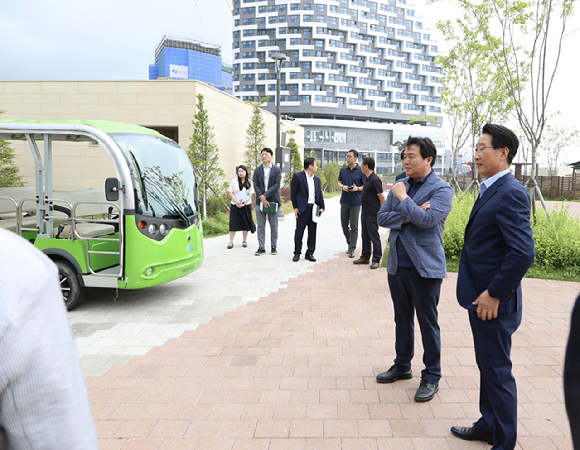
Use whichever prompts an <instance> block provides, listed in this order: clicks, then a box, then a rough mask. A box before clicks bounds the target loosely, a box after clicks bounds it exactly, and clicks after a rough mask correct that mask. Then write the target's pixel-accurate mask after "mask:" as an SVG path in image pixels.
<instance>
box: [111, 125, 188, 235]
mask: <svg viewBox="0 0 580 450" xmlns="http://www.w3.org/2000/svg"><path fill="white" fill-rule="evenodd" d="M110 136H111V137H112V138H113V139H114V140H115V142H116V143H117V145H118V146H119V148H121V150H122V151H123V153H124V155H125V158H126V159H127V164H128V165H129V169H130V171H131V175H132V177H133V182H134V184H135V200H136V213H137V214H143V215H151V216H153V217H165V218H180V219H181V220H182V221H183V222H184V224H185V225H187V226H189V225H191V224H192V223H193V222H192V221H191V220H190V216H191V215H193V214H194V212H195V209H196V203H195V175H194V173H193V168H192V166H191V163H190V162H189V159H188V158H187V155H186V154H185V152H184V151H183V150H182V149H181V147H179V145H177V144H176V143H175V142H173V141H172V140H170V139H166V138H162V137H159V136H152V135H147V134H124V133H111V134H110Z"/></svg>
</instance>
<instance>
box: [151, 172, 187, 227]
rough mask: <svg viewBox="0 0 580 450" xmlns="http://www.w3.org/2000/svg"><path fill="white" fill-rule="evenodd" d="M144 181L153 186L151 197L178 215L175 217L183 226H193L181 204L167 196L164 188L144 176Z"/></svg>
mask: <svg viewBox="0 0 580 450" xmlns="http://www.w3.org/2000/svg"><path fill="white" fill-rule="evenodd" d="M142 180H143V181H145V182H146V183H147V185H148V186H151V188H152V192H151V195H152V196H153V197H154V198H155V199H156V200H157V201H158V202H159V203H161V204H162V205H163V207H164V208H165V209H166V210H171V209H172V210H173V212H175V213H176V214H175V215H176V216H178V217H179V218H180V219H181V221H182V222H183V224H184V225H185V226H187V227H189V226H191V224H192V222H191V220H190V219H189V217H187V215H186V214H185V212H184V211H183V210H182V209H181V208H180V206H179V204H178V203H177V202H176V201H175V199H173V198H172V197H170V196H169V195H167V193H166V192H165V191H164V190H163V188H161V187H160V186H159V185H158V184H157V183H156V182H154V181H153V180H151V179H150V178H149V177H148V176H146V175H144V176H143V177H142ZM168 205H169V207H168Z"/></svg>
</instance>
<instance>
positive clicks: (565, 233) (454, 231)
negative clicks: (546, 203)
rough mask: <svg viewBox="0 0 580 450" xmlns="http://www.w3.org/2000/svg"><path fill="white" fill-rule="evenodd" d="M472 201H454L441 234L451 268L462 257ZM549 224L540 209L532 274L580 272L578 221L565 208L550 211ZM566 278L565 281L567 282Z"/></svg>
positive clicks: (470, 199) (579, 227)
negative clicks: (552, 271) (553, 271)
mask: <svg viewBox="0 0 580 450" xmlns="http://www.w3.org/2000/svg"><path fill="white" fill-rule="evenodd" d="M473 203H474V202H473V199H472V198H471V197H469V196H466V197H464V198H463V199H462V200H459V199H458V198H455V199H453V207H452V209H451V212H450V213H449V216H448V217H447V221H446V222H445V231H444V232H443V245H444V247H445V256H446V257H447V259H448V261H449V262H450V263H451V264H450V267H454V266H455V265H456V264H455V263H456V262H457V261H458V260H459V257H460V256H461V249H462V248H463V236H464V233H465V227H466V226H467V222H468V221H469V215H470V213H471V209H472V208H473ZM550 216H551V219H552V220H551V221H549V220H548V218H547V216H546V214H545V213H544V211H543V210H541V209H540V210H538V211H537V213H536V221H535V224H533V225H532V230H533V232H534V241H535V248H536V258H535V260H534V263H533V265H532V269H533V270H531V272H532V273H535V274H544V273H549V272H550V271H551V270H555V271H558V272H559V273H560V276H564V277H566V273H568V272H569V275H570V277H572V278H573V277H574V274H578V273H580V219H578V218H576V217H573V216H570V211H569V208H568V207H567V206H565V205H563V206H560V207H558V208H557V209H555V210H553V211H551V212H550ZM570 277H568V278H567V279H569V278H570Z"/></svg>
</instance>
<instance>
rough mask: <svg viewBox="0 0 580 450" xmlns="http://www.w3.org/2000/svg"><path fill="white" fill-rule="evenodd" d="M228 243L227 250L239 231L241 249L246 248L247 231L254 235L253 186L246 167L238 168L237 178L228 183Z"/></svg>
mask: <svg viewBox="0 0 580 450" xmlns="http://www.w3.org/2000/svg"><path fill="white" fill-rule="evenodd" d="M229 192H230V197H231V198H232V201H231V204H232V206H231V208H230V243H229V244H228V248H234V237H235V235H236V231H241V232H242V235H243V237H244V240H243V242H242V247H247V246H248V243H247V241H246V240H247V239H248V231H250V232H252V233H254V232H255V231H256V225H255V224H254V220H253V219H252V196H253V195H254V186H253V185H252V180H250V179H249V178H248V169H246V166H244V165H239V166H238V177H237V178H234V179H233V180H232V182H231V183H230V191H229Z"/></svg>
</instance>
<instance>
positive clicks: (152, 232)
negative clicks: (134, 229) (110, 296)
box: [147, 223, 159, 236]
mask: <svg viewBox="0 0 580 450" xmlns="http://www.w3.org/2000/svg"><path fill="white" fill-rule="evenodd" d="M147 231H148V232H149V234H150V235H151V236H155V235H156V234H157V233H159V229H158V228H157V225H155V224H154V223H152V224H150V225H149V227H148V228H147Z"/></svg>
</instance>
